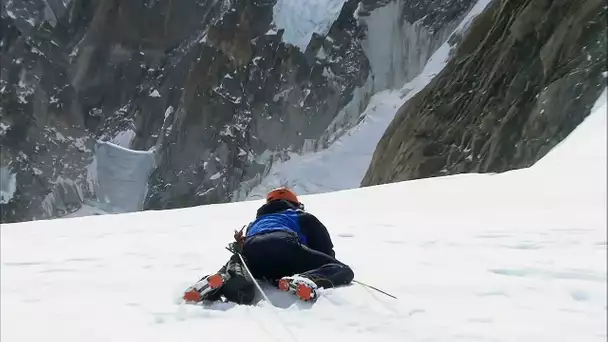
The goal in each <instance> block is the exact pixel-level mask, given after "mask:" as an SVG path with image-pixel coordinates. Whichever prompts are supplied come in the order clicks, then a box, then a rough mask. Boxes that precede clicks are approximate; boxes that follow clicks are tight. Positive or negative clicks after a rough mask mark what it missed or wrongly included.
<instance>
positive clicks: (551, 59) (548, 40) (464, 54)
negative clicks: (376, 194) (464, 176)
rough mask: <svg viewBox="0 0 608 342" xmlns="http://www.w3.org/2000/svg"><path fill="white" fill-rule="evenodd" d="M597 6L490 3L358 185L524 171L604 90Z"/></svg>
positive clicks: (515, 0) (584, 2)
mask: <svg viewBox="0 0 608 342" xmlns="http://www.w3.org/2000/svg"><path fill="white" fill-rule="evenodd" d="M604 6H605V4H604V2H603V1H601V0H580V1H569V0H494V1H492V2H491V3H490V4H489V5H488V8H486V10H485V12H484V13H482V14H481V15H480V16H478V17H477V18H476V20H475V21H474V22H473V23H472V24H471V26H470V28H469V30H468V31H467V33H466V34H465V35H464V37H462V39H461V41H460V44H459V45H458V48H457V49H455V51H454V52H453V58H452V59H451V60H450V62H449V63H448V64H447V66H446V67H445V68H444V70H443V71H442V72H441V73H440V74H438V75H437V77H436V78H435V79H434V80H433V81H432V82H431V83H430V84H429V85H428V86H427V87H426V88H425V89H424V90H423V91H421V92H420V93H418V94H417V95H416V96H414V97H413V98H412V99H411V100H410V101H408V102H407V103H405V104H404V105H403V106H402V107H401V109H400V110H399V112H398V114H397V115H396V117H395V119H394V121H393V122H392V123H391V125H390V126H389V128H388V129H387V131H386V132H385V134H384V136H383V138H382V139H381V141H380V142H379V143H378V146H377V149H376V152H375V154H374V157H373V160H372V163H371V165H370V167H369V169H368V171H367V173H366V175H365V177H364V179H363V181H362V185H364V186H366V185H375V184H383V183H389V182H396V181H402V180H410V179H416V178H423V177H433V176H440V175H447V174H455V173H462V172H501V171H506V170H510V169H514V168H521V167H527V166H530V165H532V164H533V163H534V162H535V161H537V160H538V159H540V158H541V157H542V156H544V155H545V154H546V153H547V152H548V151H549V150H550V149H551V148H552V147H554V146H555V145H556V144H557V143H559V142H560V141H561V140H562V139H563V138H565V137H566V136H567V135H568V134H569V133H570V132H571V131H572V130H573V129H574V128H575V127H576V126H577V125H578V124H579V123H580V122H581V121H582V120H583V119H584V118H585V117H586V116H587V115H588V114H589V111H590V109H591V107H592V106H593V103H594V102H595V101H596V99H597V97H598V96H599V95H600V93H601V91H602V89H603V88H604V87H605V86H606V48H607V45H606V12H605V8H604Z"/></svg>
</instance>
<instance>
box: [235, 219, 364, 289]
mask: <svg viewBox="0 0 608 342" xmlns="http://www.w3.org/2000/svg"><path fill="white" fill-rule="evenodd" d="M243 256H244V257H245V259H246V262H247V266H249V269H250V271H251V273H252V275H253V276H254V277H255V278H258V279H265V280H268V281H270V282H272V283H274V284H276V283H278V280H279V279H281V278H282V277H285V276H292V275H294V274H300V275H303V276H305V277H307V278H309V279H311V280H312V281H314V282H315V283H316V284H317V286H319V287H324V288H331V287H336V286H340V285H346V284H349V283H350V282H351V281H352V280H353V278H354V273H353V270H352V269H351V268H350V267H348V266H347V265H345V264H343V263H342V262H340V261H338V260H336V259H335V258H333V257H331V256H329V255H327V254H324V253H321V252H319V251H315V250H313V249H310V248H308V247H306V246H304V245H302V244H301V243H300V242H299V241H298V237H297V235H296V234H295V233H291V232H286V231H274V232H270V233H266V234H260V235H254V236H251V237H247V238H246V239H245V243H244V245H243Z"/></svg>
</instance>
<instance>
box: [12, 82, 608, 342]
mask: <svg viewBox="0 0 608 342" xmlns="http://www.w3.org/2000/svg"><path fill="white" fill-rule="evenodd" d="M606 124H607V122H606V92H604V93H603V95H602V97H601V98H600V99H599V100H598V101H597V104H596V106H595V108H594V110H593V113H592V114H591V115H590V116H589V117H588V118H587V119H586V120H585V121H584V122H583V123H582V124H581V125H580V126H579V127H578V128H577V129H576V130H575V131H574V132H573V133H572V134H571V135H570V136H569V137H568V138H567V139H566V140H565V141H564V142H563V143H562V144H560V145H558V146H557V147H556V148H554V149H553V150H552V151H551V152H550V153H549V154H548V155H547V156H546V157H545V158H544V159H542V160H541V161H540V162H539V163H537V164H536V165H534V166H533V167H531V168H528V169H522V170H516V171H512V172H506V173H503V174H484V175H479V174H465V175H456V176H449V177H440V178H432V179H423V180H416V181H409V182H402V183H396V184H389V185H383V186H377V187H369V188H362V189H354V190H347V191H341V192H333V193H326V194H317V195H308V196H303V197H302V200H303V202H304V203H305V204H306V206H307V208H308V209H309V211H311V212H312V213H314V214H316V215H317V216H318V217H319V218H320V219H321V220H322V221H323V222H324V223H325V224H326V225H327V227H328V228H329V230H330V233H331V235H332V237H333V241H334V244H335V246H336V247H335V249H336V253H337V256H338V258H339V259H341V260H343V261H344V262H346V263H348V264H350V265H351V266H352V267H353V269H354V271H355V278H356V279H358V280H360V281H363V282H369V283H371V284H373V285H376V286H378V287H380V288H382V289H384V290H385V291H388V292H390V293H392V294H394V295H395V296H397V297H398V299H397V300H395V299H392V298H389V297H387V296H384V295H382V294H379V293H377V292H374V291H371V290H368V289H366V288H364V287H361V286H359V285H351V286H348V287H342V288H336V289H329V290H323V291H322V296H321V297H320V298H319V300H318V301H317V302H316V303H315V304H312V305H311V304H309V303H303V302H299V301H296V300H295V298H294V297H293V296H291V295H288V294H284V293H279V292H277V291H276V290H271V289H269V288H267V287H266V291H267V293H268V295H269V297H270V298H271V301H272V304H273V305H271V304H270V303H267V302H264V301H261V302H259V303H257V304H256V305H254V306H237V305H233V304H222V303H216V304H213V305H211V306H209V307H203V306H194V305H180V304H179V303H178V300H177V299H178V298H179V296H180V294H181V291H182V290H183V289H185V288H186V286H187V285H189V284H190V283H192V282H194V281H196V280H198V278H199V277H200V276H202V275H204V274H206V273H207V272H212V271H215V270H216V269H217V268H219V267H220V266H221V265H222V264H223V263H224V262H225V261H226V259H227V257H228V256H229V253H228V252H227V251H226V250H224V246H225V244H226V243H228V242H229V241H230V239H231V238H232V231H233V230H234V229H238V228H240V227H241V226H242V225H243V224H246V223H247V222H248V221H249V220H251V219H252V218H253V216H254V212H255V209H256V208H257V207H258V205H260V204H261V202H260V201H248V202H240V203H230V204H222V205H209V206H203V207H196V208H188V209H180V210H168V211H148V212H137V213H131V214H119V215H105V216H90V217H78V218H70V219H57V220H50V221H35V222H29V223H19V224H7V225H2V227H1V228H0V232H1V240H0V241H1V268H0V273H1V277H0V279H1V288H0V306H1V321H0V325H1V327H2V329H0V332H1V335H0V339H1V340H2V341H3V342H4V341H6V342H12V341H62V342H72V341H104V342H107V341H130V342H132V341H146V342H151V341H201V340H214V341H224V340H228V339H230V340H239V339H245V340H247V341H282V342H285V341H370V340H371V341H400V342H402V341H518V342H519V341H531V342H538V341H552V342H556V341H585V342H592V341H598V342H599V341H605V340H606V328H607V327H606V300H607V295H606V257H607V255H606V214H607V212H606V204H607V203H606V162H607V159H606V143H607V140H606Z"/></svg>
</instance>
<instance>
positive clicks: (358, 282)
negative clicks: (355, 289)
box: [353, 280, 397, 299]
mask: <svg viewBox="0 0 608 342" xmlns="http://www.w3.org/2000/svg"><path fill="white" fill-rule="evenodd" d="M353 283H357V284H359V285H361V286H365V287H367V288H370V289H372V290H375V291H378V292H380V293H382V294H385V295H387V296H389V297H391V298H395V299H397V297H395V296H393V295H392V294H390V293H387V292H384V291H382V290H380V289H379V288H377V287H374V286H371V285H369V284H366V283H362V282H360V281H358V280H353Z"/></svg>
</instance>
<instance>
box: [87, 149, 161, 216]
mask: <svg viewBox="0 0 608 342" xmlns="http://www.w3.org/2000/svg"><path fill="white" fill-rule="evenodd" d="M95 162H96V166H97V173H96V174H97V189H96V194H97V198H98V199H99V200H100V201H101V202H102V203H104V204H105V205H108V206H109V207H111V208H116V209H117V210H120V211H122V212H129V211H136V210H141V209H142V207H143V203H144V198H145V196H146V191H147V188H148V178H149V176H150V173H151V172H152V169H153V168H154V153H153V152H150V151H135V150H129V149H127V148H124V147H121V146H118V145H115V144H113V143H110V142H105V141H98V142H97V146H96V151H95ZM88 210H89V208H86V212H87V213H88ZM82 213H83V214H84V213H85V212H82Z"/></svg>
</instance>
